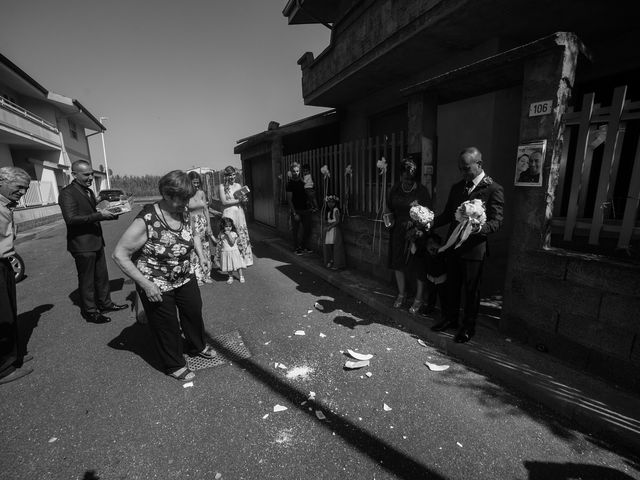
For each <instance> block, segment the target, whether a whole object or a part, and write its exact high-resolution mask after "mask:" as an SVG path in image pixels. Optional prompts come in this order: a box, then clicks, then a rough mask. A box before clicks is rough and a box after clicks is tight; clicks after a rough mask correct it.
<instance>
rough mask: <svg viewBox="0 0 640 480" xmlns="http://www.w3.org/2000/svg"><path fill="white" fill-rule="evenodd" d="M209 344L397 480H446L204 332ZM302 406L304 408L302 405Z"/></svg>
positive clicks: (292, 406)
mask: <svg viewBox="0 0 640 480" xmlns="http://www.w3.org/2000/svg"><path fill="white" fill-rule="evenodd" d="M207 341H208V343H209V344H210V345H211V346H212V347H213V348H215V349H216V351H217V352H218V353H220V354H222V355H223V356H224V357H226V358H228V359H229V360H232V361H233V362H234V364H237V365H239V366H240V368H242V369H244V370H246V371H247V372H248V373H250V374H251V375H252V376H253V377H254V378H255V379H256V380H258V381H260V382H261V383H263V384H264V385H265V386H267V387H268V388H270V389H271V390H272V391H273V392H274V393H276V394H277V395H280V396H281V397H283V398H284V399H286V400H287V401H289V402H290V404H291V408H297V409H298V410H299V411H300V412H302V413H304V414H306V415H308V416H309V417H311V418H312V419H313V420H314V421H315V422H317V423H318V424H320V425H321V426H323V427H324V428H327V429H329V430H331V431H332V432H335V434H336V435H339V436H340V437H342V438H343V439H344V440H345V441H347V442H349V443H350V444H351V445H352V446H353V447H354V448H356V449H358V450H359V451H360V452H362V453H363V454H365V455H367V456H368V457H369V458H371V459H372V460H373V461H374V462H375V463H377V464H380V466H381V467H382V468H384V469H385V470H387V471H389V472H391V473H393V474H394V475H395V476H397V477H398V478H404V479H407V480H415V479H418V478H419V479H424V480H446V477H444V476H442V475H440V474H439V473H437V472H436V471H435V470H433V469H431V468H429V467H428V466H427V465H424V464H423V463H421V462H420V461H418V460H416V459H413V458H411V457H409V456H408V455H406V453H404V452H401V451H400V450H398V449H396V448H395V447H394V446H393V445H391V444H389V443H386V442H384V441H382V440H380V439H379V438H377V437H375V436H373V435H372V434H370V433H368V432H366V431H364V430H362V429H361V428H360V427H358V426H357V425H356V424H354V423H352V422H350V421H349V420H347V419H345V418H344V417H340V416H338V415H337V414H334V413H333V412H331V410H330V409H329V406H327V405H325V404H323V403H322V402H320V401H318V400H310V399H308V392H307V391H301V390H299V389H297V388H295V387H294V386H292V385H289V384H287V383H286V382H284V381H283V380H282V378H281V377H279V376H276V375H274V374H273V373H271V372H270V371H267V370H266V369H265V368H263V367H262V366H260V365H258V364H256V363H255V362H253V361H252V360H251V359H247V358H241V357H238V355H237V354H235V353H234V352H233V351H232V350H230V349H228V348H227V347H226V346H225V345H223V344H222V343H221V342H219V341H216V340H215V339H214V338H213V337H212V336H211V335H210V334H208V333H207ZM302 403H304V405H301V404H302ZM316 411H321V412H322V413H323V414H324V416H325V417H326V419H324V420H320V419H319V418H317V416H316Z"/></svg>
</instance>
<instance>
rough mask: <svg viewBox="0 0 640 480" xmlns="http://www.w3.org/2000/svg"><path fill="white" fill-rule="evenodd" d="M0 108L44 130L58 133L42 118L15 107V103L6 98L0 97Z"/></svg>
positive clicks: (17, 106) (18, 106) (54, 127)
mask: <svg viewBox="0 0 640 480" xmlns="http://www.w3.org/2000/svg"><path fill="white" fill-rule="evenodd" d="M0 108H3V109H5V110H8V111H10V112H13V113H15V114H16V115H18V116H20V117H22V118H26V119H27V120H30V121H31V122H33V123H37V124H38V125H41V126H42V127H44V128H47V129H49V130H51V131H52V132H54V133H56V134H57V133H58V127H56V126H55V125H54V124H53V123H51V122H47V121H46V120H45V119H44V118H41V117H39V116H38V115H36V114H34V113H31V112H30V111H29V110H26V109H24V108H22V107H21V106H20V105H16V104H15V103H13V102H11V101H9V100H7V99H6V98H3V97H0Z"/></svg>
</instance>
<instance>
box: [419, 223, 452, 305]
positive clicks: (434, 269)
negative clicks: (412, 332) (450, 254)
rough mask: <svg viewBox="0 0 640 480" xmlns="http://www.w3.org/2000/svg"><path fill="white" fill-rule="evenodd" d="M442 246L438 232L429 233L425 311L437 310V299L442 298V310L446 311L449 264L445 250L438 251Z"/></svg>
mask: <svg viewBox="0 0 640 480" xmlns="http://www.w3.org/2000/svg"><path fill="white" fill-rule="evenodd" d="M441 246H442V239H441V238H440V236H439V235H438V234H436V233H429V235H428V236H427V257H426V272H427V281H426V289H427V307H426V311H425V312H424V313H431V312H433V311H434V310H435V307H436V301H437V299H440V311H441V312H444V311H445V300H446V296H445V293H446V292H445V287H446V281H447V264H446V260H445V257H444V256H445V252H440V253H438V249H439V248H440V247H441Z"/></svg>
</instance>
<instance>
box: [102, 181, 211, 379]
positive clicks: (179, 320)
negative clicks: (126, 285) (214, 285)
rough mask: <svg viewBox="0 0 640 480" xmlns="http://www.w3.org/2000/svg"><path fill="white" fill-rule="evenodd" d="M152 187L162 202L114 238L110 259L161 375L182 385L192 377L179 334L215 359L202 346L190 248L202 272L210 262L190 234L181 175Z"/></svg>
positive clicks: (188, 191) (189, 190) (187, 184)
mask: <svg viewBox="0 0 640 480" xmlns="http://www.w3.org/2000/svg"><path fill="white" fill-rule="evenodd" d="M158 186H159V189H160V194H161V195H162V200H160V201H159V202H157V203H154V204H150V205H145V206H144V207H143V209H142V211H141V212H140V213H139V214H138V216H137V217H136V218H135V219H134V220H133V223H131V225H130V226H129V228H128V229H127V230H126V231H125V232H124V234H123V235H122V238H120V241H119V242H118V245H117V246H116V248H115V251H114V253H113V259H114V260H115V261H116V263H117V264H118V266H119V267H120V269H121V270H122V271H123V272H124V273H125V274H126V275H127V276H129V277H130V278H131V279H132V280H133V281H134V282H136V289H137V291H138V294H139V295H140V300H141V301H142V305H143V306H144V311H145V313H146V315H147V319H148V321H149V327H150V328H151V332H152V333H153V336H154V339H155V343H156V346H157V347H158V353H159V354H160V357H161V359H162V362H163V363H164V367H165V371H166V373H167V374H168V375H170V376H172V377H173V378H176V379H178V380H182V381H187V380H192V379H193V378H194V377H195V374H194V373H193V372H192V371H191V370H189V368H188V366H187V364H186V361H185V359H184V356H183V355H182V349H183V347H182V338H181V331H182V333H183V334H184V336H185V338H186V340H187V342H188V344H190V346H191V348H192V352H191V353H192V354H193V355H198V356H200V357H204V358H213V357H214V356H215V351H214V350H213V349H212V348H211V347H210V346H209V345H207V344H206V341H205V334H204V322H203V319H202V298H201V297H200V289H199V288H198V284H197V282H196V280H195V278H194V275H193V273H191V264H190V257H191V252H192V251H193V250H194V249H195V252H196V254H197V255H198V257H199V259H200V263H201V265H202V266H203V267H205V268H209V267H210V262H211V260H210V259H209V258H208V257H207V256H206V255H204V254H203V250H202V244H201V240H200V237H199V236H198V235H194V234H193V230H192V226H191V224H190V222H189V217H188V214H187V211H186V207H187V204H188V203H189V198H190V197H192V196H193V194H194V193H195V188H194V186H193V185H192V183H191V180H190V179H189V178H188V176H187V174H186V173H185V172H183V171H181V170H174V171H172V172H169V173H167V174H166V175H165V176H164V177H162V178H161V179H160V182H159V185H158ZM178 313H179V317H178Z"/></svg>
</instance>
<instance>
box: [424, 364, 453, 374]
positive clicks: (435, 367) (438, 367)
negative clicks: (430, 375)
mask: <svg viewBox="0 0 640 480" xmlns="http://www.w3.org/2000/svg"><path fill="white" fill-rule="evenodd" d="M424 364H425V365H426V366H427V367H429V370H431V371H432V372H442V371H444V370H446V369H447V368H449V365H436V364H435V363H430V362H424Z"/></svg>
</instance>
